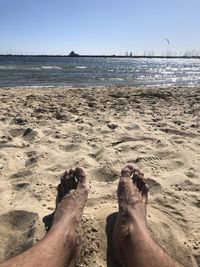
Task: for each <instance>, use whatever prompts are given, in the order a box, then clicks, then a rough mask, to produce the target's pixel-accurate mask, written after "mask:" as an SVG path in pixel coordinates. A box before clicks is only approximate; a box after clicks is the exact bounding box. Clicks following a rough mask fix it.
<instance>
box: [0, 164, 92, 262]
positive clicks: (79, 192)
mask: <svg viewBox="0 0 200 267" xmlns="http://www.w3.org/2000/svg"><path fill="white" fill-rule="evenodd" d="M87 195H88V192H87V185H86V175H85V173H84V171H83V170H82V169H81V168H76V169H75V170H70V171H69V173H68V172H65V173H64V175H63V177H62V178H61V183H60V184H59V186H58V194H57V198H56V210H55V213H54V216H53V223H52V226H51V228H50V230H49V232H48V233H47V234H46V236H45V237H44V238H43V239H42V240H41V241H40V242H38V243H37V244H36V245H35V246H33V247H32V248H31V249H29V250H27V251H25V252H24V253H22V254H20V255H18V256H16V257H14V258H11V259H9V260H8V261H6V262H4V263H2V264H0V267H8V266H9V267H18V266H19V267H26V266H27V267H33V266H34V267H35V266H40V267H43V266H44V267H46V266H48V267H66V266H69V265H70V264H71V263H72V262H74V258H75V257H76V256H77V251H78V248H79V245H80V232H81V219H82V213H83V208H84V206H85V203H86V201H87ZM74 264H75V263H74ZM70 266H71V265H70Z"/></svg>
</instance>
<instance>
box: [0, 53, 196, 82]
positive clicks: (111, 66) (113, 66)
mask: <svg viewBox="0 0 200 267" xmlns="http://www.w3.org/2000/svg"><path fill="white" fill-rule="evenodd" d="M112 85H119V86H120V85H121V86H124V85H125V86H199V85H200V59H141V58H140V59H134V58H83V57H80V58H70V57H15V56H12V57H11V56H3V57H0V86H112Z"/></svg>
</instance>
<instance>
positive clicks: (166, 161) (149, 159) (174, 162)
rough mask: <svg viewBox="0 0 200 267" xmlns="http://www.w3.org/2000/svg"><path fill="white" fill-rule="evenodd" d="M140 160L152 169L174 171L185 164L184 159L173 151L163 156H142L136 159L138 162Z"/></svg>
mask: <svg viewBox="0 0 200 267" xmlns="http://www.w3.org/2000/svg"><path fill="white" fill-rule="evenodd" d="M157 154H159V152H158V153H157ZM138 162H140V163H141V165H144V166H145V165H147V166H150V167H151V168H152V169H154V168H155V169H161V170H163V171H174V170H176V169H179V168H181V167H182V166H183V165H184V163H183V161H182V159H181V158H179V157H178V155H175V154H174V153H173V152H166V153H165V155H161V156H154V155H152V156H141V157H138V158H137V159H136V163H138Z"/></svg>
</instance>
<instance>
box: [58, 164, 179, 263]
mask: <svg viewBox="0 0 200 267" xmlns="http://www.w3.org/2000/svg"><path fill="white" fill-rule="evenodd" d="M117 196H118V204H119V212H118V216H117V219H116V222H115V225H114V229H113V236H112V247H113V257H114V258H115V262H116V264H117V265H118V266H121V267H129V266H136V267H137V266H138V267H139V266H140V267H142V266H161V264H162V265H163V266H180V265H179V264H178V263H176V262H175V261H174V260H173V259H171V258H170V257H169V256H168V255H167V254H165V252H164V251H162V249H161V248H160V247H159V246H158V245H157V244H156V243H155V242H154V241H153V240H152V238H151V236H150V234H149V231H148V229H147V224H146V213H147V199H148V185H147V181H146V178H145V177H144V174H143V173H142V172H141V171H140V170H139V168H137V167H136V166H133V165H127V166H125V167H124V168H123V169H122V170H121V177H120V180H119V184H118V190H117ZM87 197H88V190H87V181H86V175H85V172H84V171H83V169H82V168H76V169H75V170H70V171H69V172H65V174H64V175H63V176H62V178H61V183H60V184H59V186H58V194H57V198H56V210H55V214H54V219H53V227H55V226H56V225H59V224H65V226H66V227H67V228H69V229H71V230H72V231H73V234H72V236H71V238H72V239H73V242H72V243H73V244H76V245H77V246H79V243H80V242H79V240H80V232H81V231H80V229H81V218H82V213H83V209H84V206H85V203H86V201H87ZM69 217H71V218H70V220H69ZM75 251H77V248H76V249H75Z"/></svg>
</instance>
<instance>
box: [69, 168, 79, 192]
mask: <svg viewBox="0 0 200 267" xmlns="http://www.w3.org/2000/svg"><path fill="white" fill-rule="evenodd" d="M77 185H78V181H77V179H76V174H75V170H74V169H70V170H69V187H70V190H73V189H76V188H77Z"/></svg>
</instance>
